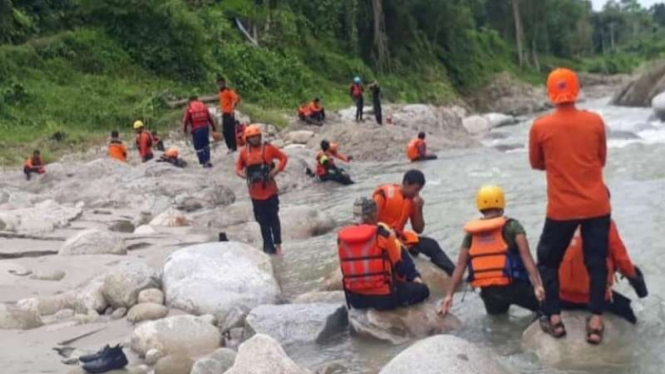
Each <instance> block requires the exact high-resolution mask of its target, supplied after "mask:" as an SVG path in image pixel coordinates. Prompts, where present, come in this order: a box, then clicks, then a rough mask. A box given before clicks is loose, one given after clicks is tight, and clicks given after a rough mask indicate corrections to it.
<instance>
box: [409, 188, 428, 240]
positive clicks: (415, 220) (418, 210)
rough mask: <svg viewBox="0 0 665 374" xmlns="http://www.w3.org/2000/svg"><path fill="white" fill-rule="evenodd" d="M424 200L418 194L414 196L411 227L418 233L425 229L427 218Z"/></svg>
mask: <svg viewBox="0 0 665 374" xmlns="http://www.w3.org/2000/svg"><path fill="white" fill-rule="evenodd" d="M424 206H425V202H424V200H423V199H422V198H421V197H420V196H419V195H418V196H416V197H414V198H413V207H412V208H411V209H412V210H411V217H410V219H411V228H413V231H415V232H416V233H418V234H422V233H423V231H425V218H424V217H423V207H424Z"/></svg>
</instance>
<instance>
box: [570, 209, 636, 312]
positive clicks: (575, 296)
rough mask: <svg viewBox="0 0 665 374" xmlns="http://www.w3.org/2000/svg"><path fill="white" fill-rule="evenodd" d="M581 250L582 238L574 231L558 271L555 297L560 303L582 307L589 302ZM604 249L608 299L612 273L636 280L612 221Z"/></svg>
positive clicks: (612, 279) (587, 275) (587, 283)
mask: <svg viewBox="0 0 665 374" xmlns="http://www.w3.org/2000/svg"><path fill="white" fill-rule="evenodd" d="M582 248H583V245H582V238H581V236H580V233H579V231H578V232H576V233H575V237H573V241H572V242H571V244H570V247H568V250H567V251H566V255H565V256H564V258H563V261H562V262H561V266H560V267H559V296H560V298H561V300H564V301H568V302H571V303H579V304H585V303H588V302H589V273H588V272H587V269H586V266H585V265H584V252H583V250H582ZM608 248H609V252H608V256H607V270H608V272H607V292H608V297H609V295H610V294H611V291H612V284H613V283H614V273H615V272H616V271H618V272H619V273H621V274H622V275H623V276H625V277H628V278H633V277H635V276H636V273H635V265H633V262H632V261H631V259H630V256H629V255H628V251H627V250H626V246H625V245H624V244H623V241H622V240H621V236H620V235H619V230H618V229H617V227H616V223H615V222H614V221H612V223H611V225H610V236H609V247H608Z"/></svg>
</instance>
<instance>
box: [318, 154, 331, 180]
mask: <svg viewBox="0 0 665 374" xmlns="http://www.w3.org/2000/svg"><path fill="white" fill-rule="evenodd" d="M324 157H327V161H328V165H330V166H334V165H335V161H334V160H333V157H332V156H331V155H329V154H328V153H327V152H324V151H320V152H319V153H317V154H316V175H317V176H319V177H321V176H324V175H326V174H327V173H328V172H327V171H326V168H325V166H324V165H323V162H324V161H323V158H324Z"/></svg>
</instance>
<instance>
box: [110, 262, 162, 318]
mask: <svg viewBox="0 0 665 374" xmlns="http://www.w3.org/2000/svg"><path fill="white" fill-rule="evenodd" d="M158 280H159V277H158V275H157V272H156V271H155V270H154V269H153V268H151V267H150V265H148V264H147V263H146V262H144V261H142V260H131V261H124V262H122V263H120V264H119V265H117V266H115V267H114V268H113V269H111V270H110V271H109V272H108V274H107V275H106V277H105V278H104V289H103V294H104V298H105V299H106V301H107V302H108V303H109V305H111V306H112V307H114V308H119V307H125V308H131V307H132V306H134V305H135V304H136V303H137V301H138V296H139V292H141V291H143V290H145V289H148V288H155V287H157V286H159V284H158Z"/></svg>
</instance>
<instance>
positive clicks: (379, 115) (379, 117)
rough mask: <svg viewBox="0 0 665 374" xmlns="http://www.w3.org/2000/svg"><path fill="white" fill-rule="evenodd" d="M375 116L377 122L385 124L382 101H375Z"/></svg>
mask: <svg viewBox="0 0 665 374" xmlns="http://www.w3.org/2000/svg"><path fill="white" fill-rule="evenodd" d="M374 117H375V118H376V123H378V124H379V125H383V111H382V110H381V103H374Z"/></svg>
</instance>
